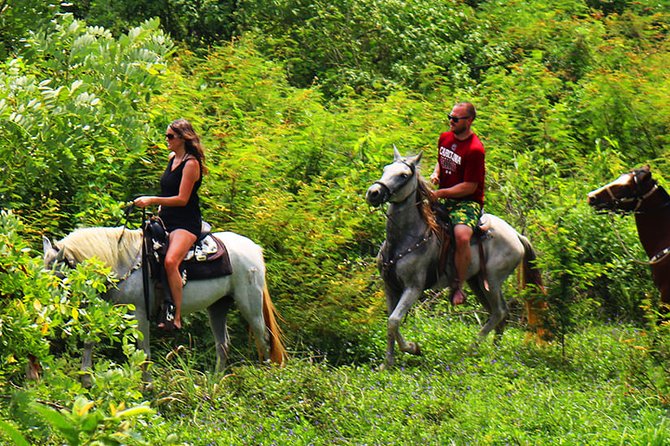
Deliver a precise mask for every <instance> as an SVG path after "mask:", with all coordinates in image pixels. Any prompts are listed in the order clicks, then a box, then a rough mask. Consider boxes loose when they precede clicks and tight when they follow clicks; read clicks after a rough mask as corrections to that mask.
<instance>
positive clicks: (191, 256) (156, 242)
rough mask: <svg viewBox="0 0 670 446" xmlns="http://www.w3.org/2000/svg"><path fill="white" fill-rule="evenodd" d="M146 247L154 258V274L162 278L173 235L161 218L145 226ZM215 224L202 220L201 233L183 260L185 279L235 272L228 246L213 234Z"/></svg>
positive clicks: (183, 275)
mask: <svg viewBox="0 0 670 446" xmlns="http://www.w3.org/2000/svg"><path fill="white" fill-rule="evenodd" d="M143 230H144V241H145V244H144V246H145V247H146V249H147V254H149V257H150V258H151V259H152V276H153V277H154V278H160V277H159V276H160V274H157V273H162V265H163V261H164V260H165V254H166V253H167V249H168V243H169V237H168V236H169V234H168V231H167V230H166V229H165V226H164V225H163V222H162V220H161V219H160V218H158V217H151V218H149V219H148V220H147V221H146V222H145V225H144V228H143ZM211 231H212V227H211V226H210V225H209V223H207V222H204V221H203V222H202V229H201V231H200V236H199V237H198V239H197V240H196V241H195V243H194V244H193V246H192V247H191V249H189V251H188V252H187V253H186V256H185V257H184V260H183V261H182V263H181V266H180V268H179V269H180V271H181V272H182V280H183V281H184V283H185V282H186V280H187V279H188V280H204V279H213V278H216V277H222V276H227V275H230V274H232V272H233V271H232V266H231V264H230V257H229V255H228V250H227V249H226V246H225V245H224V244H223V242H221V240H219V239H218V238H216V237H214V236H213V235H212V232H211Z"/></svg>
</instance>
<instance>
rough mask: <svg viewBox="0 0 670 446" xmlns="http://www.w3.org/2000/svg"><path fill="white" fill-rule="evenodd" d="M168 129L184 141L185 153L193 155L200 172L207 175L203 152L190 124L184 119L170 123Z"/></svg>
mask: <svg viewBox="0 0 670 446" xmlns="http://www.w3.org/2000/svg"><path fill="white" fill-rule="evenodd" d="M170 128H171V129H172V130H174V132H175V133H177V135H179V136H180V137H181V138H182V139H183V140H184V149H185V150H186V153H190V154H191V155H193V156H194V157H195V159H197V160H198V162H199V163H200V169H202V172H203V173H207V167H205V150H204V148H203V146H202V143H201V142H200V137H199V136H198V134H197V133H195V130H193V126H192V125H191V123H190V122H188V121H187V120H186V119H177V120H175V121H172V123H171V124H170Z"/></svg>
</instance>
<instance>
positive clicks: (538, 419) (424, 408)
mask: <svg viewBox="0 0 670 446" xmlns="http://www.w3.org/2000/svg"><path fill="white" fill-rule="evenodd" d="M445 311H446V313H447V314H444V315H442V317H439V318H436V317H429V316H428V315H427V314H426V313H425V312H424V310H422V309H419V310H418V311H417V312H416V313H415V314H413V315H412V316H411V317H409V318H408V320H407V321H406V322H405V324H404V332H405V333H406V334H407V337H408V338H411V339H412V340H417V341H419V342H420V344H421V345H422V348H423V350H424V356H421V357H411V356H407V355H403V356H399V360H398V365H397V367H396V368H395V369H393V370H391V371H379V370H378V368H377V367H376V365H377V364H373V363H370V364H351V365H341V366H332V365H329V363H328V362H327V361H325V360H323V358H314V357H311V356H310V355H309V354H308V353H307V352H302V353H301V352H295V354H294V358H293V360H292V361H291V362H290V363H289V364H288V366H287V367H285V368H282V369H279V368H276V367H263V366H258V365H256V364H252V363H245V362H239V363H236V364H234V365H233V366H231V367H230V368H229V369H228V370H227V373H225V374H211V373H208V372H203V371H194V370H196V369H197V364H194V363H193V362H195V361H196V357H197V352H194V351H189V350H188V349H186V348H182V349H180V350H179V351H178V352H173V353H171V354H170V355H169V357H164V358H160V359H158V361H157V362H158V364H157V365H156V367H155V369H154V372H155V373H156V375H157V380H156V382H155V388H154V390H153V392H154V395H152V396H153V398H155V400H154V401H155V404H154V407H155V408H156V409H157V410H158V411H159V413H160V417H159V420H157V421H159V422H158V423H155V422H154V423H152V424H151V426H147V429H146V430H145V431H144V435H145V438H146V439H148V441H149V443H151V444H153V443H154V442H159V441H163V440H164V439H165V438H166V437H167V436H168V435H171V437H170V438H172V440H174V441H175V442H176V443H180V444H198V445H201V444H202V445H206V444H211V445H218V444H268V445H269V444H292V445H293V444H295V445H300V444H316V445H319V444H356V445H358V444H416V443H418V442H421V443H424V444H556V445H558V444H589V445H593V444H604V445H609V444H645V445H646V444H650V445H665V444H668V443H669V442H670V421H669V419H668V416H669V407H668V405H667V401H664V400H663V399H662V396H661V395H659V394H658V393H657V391H656V390H657V389H654V387H653V386H646V385H644V384H642V383H641V382H639V381H636V380H631V379H630V378H631V377H630V375H629V371H630V365H631V361H632V360H633V359H635V358H637V361H638V362H639V357H638V356H637V355H638V353H639V349H635V348H632V347H631V344H635V343H637V342H638V341H639V340H641V339H642V338H643V337H644V335H643V333H642V332H640V331H639V330H637V329H636V328H634V327H630V326H619V325H617V326H610V325H589V326H585V327H582V328H581V329H580V330H579V331H578V332H577V333H575V334H574V335H572V336H571V337H570V339H569V340H568V342H567V344H566V349H565V350H563V349H562V348H561V347H559V346H552V345H549V346H544V347H537V346H535V345H532V344H527V343H525V342H524V341H523V339H524V333H523V332H522V331H521V330H520V329H518V328H516V327H511V328H510V329H509V330H508V332H507V333H506V334H505V336H504V338H503V340H502V342H501V343H500V345H499V346H497V347H494V346H493V345H492V344H490V343H484V344H481V345H479V346H478V347H474V348H473V347H472V345H471V344H472V340H473V339H474V336H475V333H476V331H477V326H476V324H474V323H473V320H472V318H471V316H469V315H468V313H455V312H451V311H450V310H448V309H446V310H445ZM377 328H379V329H380V331H379V332H378V333H375V334H372V336H373V339H371V340H370V341H371V344H373V345H374V346H375V347H376V348H378V349H379V350H380V351H381V350H383V339H382V338H383V331H382V329H383V327H382V326H381V325H380V326H379V327H377ZM380 356H381V353H380ZM638 366H639V364H638ZM650 366H651V365H650Z"/></svg>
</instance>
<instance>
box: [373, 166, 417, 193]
mask: <svg viewBox="0 0 670 446" xmlns="http://www.w3.org/2000/svg"><path fill="white" fill-rule="evenodd" d="M396 163H403V164H404V165H405V166H407V167H409V170H411V171H412V174H411V175H410V176H408V177H407V179H406V180H405V181H403V182H402V183H401V184H400V185H399V186H398V187H396V188H395V189H391V188H390V187H389V186H388V185H387V184H386V183H384V182H383V181H381V180H377V181H375V182H374V183H372V184H379V185H380V186H381V187H383V188H384V189H385V190H386V193H387V194H388V197H389V198H391V197H392V196H393V195H394V194H395V193H396V192H398V190H400V189H402V188H403V187H404V186H405V185H406V184H407V183H408V182H409V180H411V179H412V178H414V175H415V174H416V166H414V165H413V164H409V163H408V162H407V161H405V160H398V161H396ZM386 201H388V200H386Z"/></svg>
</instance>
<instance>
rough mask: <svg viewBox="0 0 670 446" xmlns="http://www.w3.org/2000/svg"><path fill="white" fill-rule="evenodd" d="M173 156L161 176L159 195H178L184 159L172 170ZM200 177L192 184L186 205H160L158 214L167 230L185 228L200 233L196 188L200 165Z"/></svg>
mask: <svg viewBox="0 0 670 446" xmlns="http://www.w3.org/2000/svg"><path fill="white" fill-rule="evenodd" d="M173 161H174V157H172V158H171V159H170V161H169V162H168V166H167V168H166V169H165V172H163V176H161V195H160V196H161V197H174V196H175V195H179V186H180V185H181V180H182V177H183V175H184V166H185V165H186V161H182V162H181V164H179V165H178V166H177V168H176V169H174V170H172V163H173ZM200 169H201V172H200V178H199V179H198V181H196V182H195V184H194V185H193V190H192V191H191V196H190V197H189V198H188V203H186V206H161V210H160V212H159V213H158V216H159V217H160V218H161V220H163V223H164V224H165V227H166V229H167V230H168V231H174V230H175V229H186V230H187V231H188V232H191V233H193V234H195V235H196V236H199V235H200V228H201V226H202V215H201V214H200V198H199V197H198V189H199V188H200V184H201V183H202V165H201V166H200Z"/></svg>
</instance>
